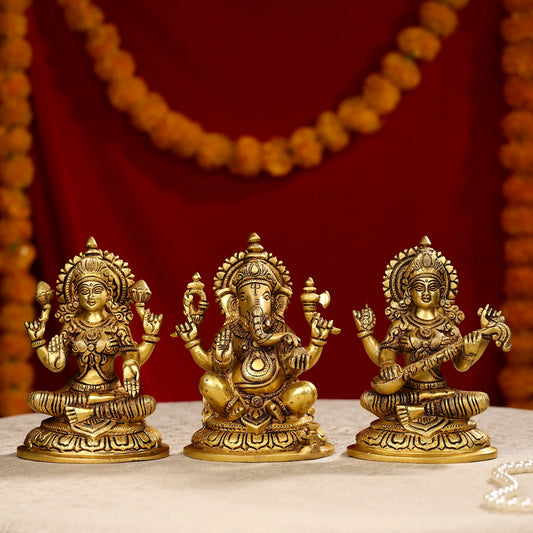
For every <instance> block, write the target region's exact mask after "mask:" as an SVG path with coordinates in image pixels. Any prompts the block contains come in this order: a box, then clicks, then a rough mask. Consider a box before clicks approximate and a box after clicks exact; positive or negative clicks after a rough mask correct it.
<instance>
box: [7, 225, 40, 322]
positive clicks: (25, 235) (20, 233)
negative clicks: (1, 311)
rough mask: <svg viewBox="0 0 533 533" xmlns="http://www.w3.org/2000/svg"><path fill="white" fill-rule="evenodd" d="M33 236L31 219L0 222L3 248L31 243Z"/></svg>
mask: <svg viewBox="0 0 533 533" xmlns="http://www.w3.org/2000/svg"><path fill="white" fill-rule="evenodd" d="M32 236H33V226H32V224H31V221H30V220H29V219H23V218H4V219H1V220H0V245H1V246H11V245H12V244H16V243H17V242H21V241H29V240H30V239H31V238H32ZM1 324H2V323H1V322H0V325H1Z"/></svg>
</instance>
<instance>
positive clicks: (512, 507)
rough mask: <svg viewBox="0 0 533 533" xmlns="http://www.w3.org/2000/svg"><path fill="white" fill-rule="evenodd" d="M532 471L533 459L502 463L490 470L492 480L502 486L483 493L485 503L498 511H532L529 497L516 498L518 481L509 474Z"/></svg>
mask: <svg viewBox="0 0 533 533" xmlns="http://www.w3.org/2000/svg"><path fill="white" fill-rule="evenodd" d="M527 473H533V460H531V459H529V460H527V461H516V462H514V463H504V464H502V465H500V466H498V467H497V468H494V469H493V470H492V472H491V476H492V479H493V481H495V482H496V483H497V484H498V485H500V486H501V487H502V488H500V489H497V490H493V491H491V492H489V493H487V494H486V495H485V505H486V506H487V507H489V508H491V509H496V510H499V511H517V512H531V511H533V502H532V500H531V498H523V499H520V498H518V497H517V496H516V495H515V494H516V492H517V491H518V481H517V480H516V479H515V478H514V477H513V476H512V475H511V474H527Z"/></svg>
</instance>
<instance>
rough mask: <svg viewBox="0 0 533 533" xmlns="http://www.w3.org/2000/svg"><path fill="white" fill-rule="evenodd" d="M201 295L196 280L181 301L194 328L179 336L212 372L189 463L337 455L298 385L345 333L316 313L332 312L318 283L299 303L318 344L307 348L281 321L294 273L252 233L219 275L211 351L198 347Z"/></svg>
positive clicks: (310, 389)
mask: <svg viewBox="0 0 533 533" xmlns="http://www.w3.org/2000/svg"><path fill="white" fill-rule="evenodd" d="M203 288H204V285H203V283H202V282H201V281H200V275H199V274H195V275H194V276H193V281H192V282H191V283H190V284H189V285H188V288H187V291H186V292H185V295H184V300H183V301H184V308H185V311H184V313H185V315H186V317H187V322H186V323H184V324H180V325H178V326H176V333H174V334H173V336H177V335H179V336H180V337H181V338H182V339H183V340H184V341H185V347H186V348H187V349H188V350H189V351H190V353H191V355H192V357H193V359H194V360H195V362H196V363H197V364H198V365H199V366H200V367H202V368H203V369H204V370H205V371H206V372H205V374H204V375H203V376H202V378H201V379H200V391H201V393H202V396H203V400H204V410H203V427H202V428H201V429H200V430H198V431H197V432H196V433H195V434H194V435H193V437H192V443H191V444H190V445H189V446H187V447H186V448H185V450H184V452H185V454H186V455H188V456H189V457H194V458H196V459H207V460H213V461H240V462H266V461H295V460H300V459H315V458H318V457H324V456H327V455H331V454H332V453H333V451H334V448H333V446H332V445H331V444H329V443H328V442H327V440H326V436H325V435H324V433H323V431H322V430H321V428H320V426H319V425H318V424H317V423H316V422H314V420H313V413H314V408H313V404H314V402H315V400H316V398H317V391H316V388H315V386H314V385H313V384H312V383H309V382H307V381H300V380H299V379H298V377H299V376H300V374H302V373H303V372H304V371H305V370H308V369H310V368H312V367H313V366H314V365H315V364H316V363H317V362H318V359H319V358H320V355H321V353H322V349H323V347H324V345H325V344H326V339H327V337H328V335H329V334H330V333H333V334H336V333H339V331H340V330H339V329H338V328H334V327H333V321H327V320H325V319H324V318H322V317H321V316H320V314H319V313H318V312H317V307H318V304H319V303H320V304H321V305H322V306H324V307H326V306H327V305H328V304H329V294H328V293H327V292H326V293H323V294H321V295H318V294H316V292H315V291H316V289H315V288H314V287H313V280H312V279H311V278H309V279H308V280H307V284H306V288H305V289H304V292H303V294H302V302H303V304H304V313H305V316H306V318H307V320H308V322H309V324H310V326H311V342H310V344H309V346H308V347H307V348H304V347H303V346H302V344H301V342H300V339H299V338H298V337H297V336H296V335H295V334H294V333H293V332H292V331H291V329H290V328H289V327H288V326H287V324H286V323H285V319H284V313H285V310H286V308H287V305H288V303H289V300H290V297H291V295H292V289H291V281H290V277H289V272H288V271H287V269H286V268H285V266H284V265H283V264H282V263H281V261H278V259H277V258H276V257H274V256H273V255H272V254H270V253H267V252H266V251H264V249H263V247H262V246H261V244H260V238H259V236H258V235H257V234H255V233H252V234H251V235H250V237H249V238H248V249H247V250H246V252H239V253H236V254H235V255H233V256H232V257H231V258H230V259H227V260H226V261H225V262H224V264H223V265H222V267H220V268H219V269H218V273H217V275H216V277H215V285H214V291H215V294H216V297H217V301H218V303H219V304H220V307H221V309H222V312H223V313H224V315H225V316H226V321H225V323H224V325H223V326H222V328H221V329H220V330H219V331H218V333H217V335H216V338H215V340H214V342H213V345H212V347H211V348H210V349H209V350H204V349H203V348H202V346H201V344H200V339H199V338H198V326H199V324H200V322H201V321H202V319H203V315H204V312H205V310H206V308H207V299H206V296H205V293H204V290H203ZM195 298H197V299H198V300H199V301H198V303H197V307H195V304H194V302H193V300H194V299H195Z"/></svg>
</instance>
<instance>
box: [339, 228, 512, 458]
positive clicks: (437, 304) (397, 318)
mask: <svg viewBox="0 0 533 533" xmlns="http://www.w3.org/2000/svg"><path fill="white" fill-rule="evenodd" d="M457 286H458V279H457V273H456V271H455V269H454V268H453V266H452V265H451V263H450V262H449V261H448V260H447V259H446V258H445V257H444V256H443V255H442V254H441V253H440V252H436V251H435V250H433V248H431V243H430V242H429V239H428V238H427V237H424V238H423V239H422V240H421V242H420V245H419V246H417V247H415V248H409V249H407V250H404V251H403V252H400V253H399V254H398V255H396V256H395V257H394V258H393V259H392V261H391V262H390V263H389V265H388V266H387V269H386V271H385V276H384V281H383V290H384V293H385V298H386V299H387V302H388V303H389V307H388V308H387V310H386V311H385V313H386V315H387V317H388V318H389V319H390V321H391V326H390V327H389V331H388V333H387V336H386V338H385V340H384V341H383V342H382V343H378V341H377V340H376V339H375V338H374V336H373V328H374V325H375V316H374V313H373V312H372V310H371V309H370V308H368V306H367V307H366V308H365V309H363V310H361V311H354V312H353V315H354V319H355V323H356V325H357V328H358V330H359V333H358V336H359V337H360V338H361V339H362V342H363V346H364V348H365V351H366V353H367V354H368V356H369V357H370V358H371V359H372V360H373V361H374V363H376V364H377V365H378V366H379V367H380V373H379V375H378V376H376V377H375V378H374V379H373V380H372V389H373V390H371V391H366V392H365V393H363V395H362V396H361V405H362V406H363V407H364V408H365V409H367V410H368V411H370V412H371V413H374V414H375V415H377V416H378V417H379V419H378V420H376V421H374V422H372V423H371V424H370V427H369V428H367V429H364V430H363V431H361V432H360V433H359V434H358V435H357V437H356V443H355V444H353V445H351V446H349V447H348V454H349V455H352V456H353V457H359V458H361V459H369V460H374V461H398V462H418V463H452V462H469V461H481V460H484V459H492V458H493V457H496V454H497V452H496V449H495V448H493V447H492V446H490V440H489V437H488V436H487V435H486V434H485V433H484V432H483V431H481V430H479V429H477V426H476V424H475V423H474V422H473V421H472V420H470V417H472V416H475V415H477V414H479V413H481V412H483V411H484V410H485V409H486V408H487V407H488V405H489V398H488V396H487V395H486V394H485V393H483V392H465V391H460V390H456V389H452V388H451V387H449V386H448V384H447V383H446V380H445V379H444V377H443V375H442V373H441V365H442V364H443V363H444V362H445V361H449V360H451V361H453V364H454V366H455V368H456V369H457V370H459V371H462V372H464V371H466V370H468V369H469V368H470V367H471V366H472V365H473V364H474V363H475V362H476V361H478V359H479V358H480V357H481V356H482V355H483V352H484V351H485V349H486V347H487V345H488V343H489V342H490V340H493V341H495V343H496V345H497V346H499V347H501V348H502V349H503V350H504V351H508V350H510V348H511V344H510V338H511V332H510V330H509V327H508V326H507V324H505V318H504V317H503V315H502V313H501V311H495V310H493V309H491V308H489V306H488V305H487V306H486V307H485V308H483V309H480V310H479V311H478V315H479V316H480V322H481V328H480V329H479V330H476V331H473V332H471V333H469V334H468V335H466V336H465V337H462V336H461V334H460V332H459V328H458V325H459V324H460V322H461V321H462V320H463V318H464V315H463V313H462V312H461V311H460V309H459V308H458V307H457V306H456V305H455V296H456V294H457ZM400 353H402V354H403V355H404V357H405V362H406V364H405V366H404V367H401V366H400V365H399V364H397V362H396V358H397V356H398V354H400Z"/></svg>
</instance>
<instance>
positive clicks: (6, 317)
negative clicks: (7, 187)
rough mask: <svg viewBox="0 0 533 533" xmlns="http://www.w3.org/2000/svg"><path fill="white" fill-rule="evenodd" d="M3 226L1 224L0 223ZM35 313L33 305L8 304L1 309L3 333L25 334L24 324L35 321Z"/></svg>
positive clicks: (0, 320) (0, 322)
mask: <svg viewBox="0 0 533 533" xmlns="http://www.w3.org/2000/svg"><path fill="white" fill-rule="evenodd" d="M0 224H1V222H0ZM34 316H35V311H34V308H33V305H31V304H21V303H18V302H17V303H12V302H9V303H6V304H4V305H2V307H1V308H0V324H2V331H3V332H6V333H7V332H10V333H11V332H13V333H24V332H25V329H26V328H25V327H24V322H27V321H29V320H33V318H34Z"/></svg>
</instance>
